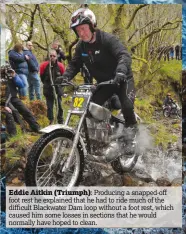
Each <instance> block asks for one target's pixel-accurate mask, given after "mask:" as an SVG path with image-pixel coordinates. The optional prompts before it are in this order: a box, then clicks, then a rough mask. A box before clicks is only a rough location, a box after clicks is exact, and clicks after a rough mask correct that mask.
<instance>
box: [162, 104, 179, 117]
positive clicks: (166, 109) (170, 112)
mask: <svg viewBox="0 0 186 234" xmlns="http://www.w3.org/2000/svg"><path fill="white" fill-rule="evenodd" d="M163 115H164V116H165V117H166V118H167V117H170V116H176V117H177V118H181V117H182V110H181V108H180V107H179V105H178V104H177V103H173V104H172V106H171V107H170V106H165V105H163Z"/></svg>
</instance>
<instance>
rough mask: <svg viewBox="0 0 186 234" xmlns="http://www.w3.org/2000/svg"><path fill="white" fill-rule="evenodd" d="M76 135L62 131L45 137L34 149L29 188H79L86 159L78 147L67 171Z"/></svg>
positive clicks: (28, 167)
mask: <svg viewBox="0 0 186 234" xmlns="http://www.w3.org/2000/svg"><path fill="white" fill-rule="evenodd" d="M73 138H74V134H73V133H72V132H70V131H67V130H64V129H60V130H56V131H53V132H51V133H47V134H44V135H43V136H42V137H41V138H40V139H39V140H38V141H37V142H36V143H35V144H34V146H33V147H32V149H31V151H30V152H29V155H28V161H27V165H26V170H25V183H26V185H27V186H66V187H72V186H75V185H78V183H79V182H80V180H81V176H82V173H83V167H84V155H83V151H82V147H81V144H80V143H78V146H77V148H76V149H75V152H74V155H73V158H72V160H71V161H70V164H69V166H68V167H67V161H68V156H69V154H70V152H71V149H72V145H73Z"/></svg>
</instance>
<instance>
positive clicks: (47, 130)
mask: <svg viewBox="0 0 186 234" xmlns="http://www.w3.org/2000/svg"><path fill="white" fill-rule="evenodd" d="M58 129H65V130H68V131H70V132H72V133H73V134H74V135H75V134H76V132H75V131H74V129H73V128H71V127H69V126H67V125H64V124H54V125H49V126H47V127H46V128H42V129H40V132H42V133H50V132H53V131H55V130H58ZM79 140H80V143H81V146H82V149H83V154H84V156H86V155H87V149H86V146H85V143H84V141H83V139H82V137H81V136H80V137H79Z"/></svg>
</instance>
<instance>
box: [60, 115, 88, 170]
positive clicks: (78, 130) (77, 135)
mask: <svg viewBox="0 0 186 234" xmlns="http://www.w3.org/2000/svg"><path fill="white" fill-rule="evenodd" d="M86 113H87V111H84V113H83V114H82V116H81V118H80V121H79V124H78V128H77V130H76V134H75V136H74V140H73V145H72V149H71V151H70V154H69V157H68V158H67V161H66V163H65V165H64V166H63V168H62V172H65V171H66V170H67V169H68V168H69V167H70V165H71V163H72V160H73V156H74V152H75V149H76V147H77V144H78V141H79V137H80V134H81V127H82V124H83V122H84V121H85V116H86ZM70 116H71V113H69V114H68V116H67V118H66V121H65V125H68V122H69V120H70Z"/></svg>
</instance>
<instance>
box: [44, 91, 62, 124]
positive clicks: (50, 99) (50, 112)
mask: <svg viewBox="0 0 186 234" xmlns="http://www.w3.org/2000/svg"><path fill="white" fill-rule="evenodd" d="M45 97H46V104H47V117H48V119H49V120H50V121H52V120H53V119H54V114H53V107H54V97H53V96H45ZM57 102H58V116H57V120H58V123H62V122H63V109H62V105H61V102H62V98H61V96H60V95H57Z"/></svg>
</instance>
